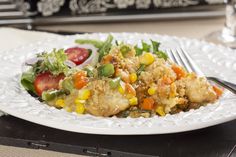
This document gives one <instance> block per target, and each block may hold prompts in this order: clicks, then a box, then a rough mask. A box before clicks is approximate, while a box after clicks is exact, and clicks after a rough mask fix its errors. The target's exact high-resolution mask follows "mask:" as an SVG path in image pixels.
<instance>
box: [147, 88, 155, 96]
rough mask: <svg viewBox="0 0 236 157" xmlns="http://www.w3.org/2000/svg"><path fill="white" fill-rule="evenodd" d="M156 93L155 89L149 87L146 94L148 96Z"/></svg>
mask: <svg viewBox="0 0 236 157" xmlns="http://www.w3.org/2000/svg"><path fill="white" fill-rule="evenodd" d="M155 93H156V88H155V87H150V88H149V89H148V94H149V95H154V94H155Z"/></svg>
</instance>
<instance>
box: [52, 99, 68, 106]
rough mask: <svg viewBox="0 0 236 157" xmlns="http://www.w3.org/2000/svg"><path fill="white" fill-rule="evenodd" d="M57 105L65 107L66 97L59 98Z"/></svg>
mask: <svg viewBox="0 0 236 157" xmlns="http://www.w3.org/2000/svg"><path fill="white" fill-rule="evenodd" d="M55 105H56V107H62V108H63V107H65V105H66V104H65V100H64V99H57V100H56V103H55Z"/></svg>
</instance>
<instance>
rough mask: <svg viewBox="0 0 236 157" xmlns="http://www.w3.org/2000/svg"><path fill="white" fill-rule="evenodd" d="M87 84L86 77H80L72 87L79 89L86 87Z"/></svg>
mask: <svg viewBox="0 0 236 157" xmlns="http://www.w3.org/2000/svg"><path fill="white" fill-rule="evenodd" d="M88 82H89V79H88V78H87V77H81V78H80V79H77V80H75V81H74V86H75V88H76V89H81V88H83V87H84V86H86V85H87V84H88Z"/></svg>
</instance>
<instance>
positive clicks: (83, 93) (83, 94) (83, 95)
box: [78, 89, 91, 100]
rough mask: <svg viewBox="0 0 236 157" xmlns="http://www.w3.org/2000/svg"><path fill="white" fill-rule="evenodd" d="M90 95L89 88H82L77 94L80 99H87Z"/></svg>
mask: <svg viewBox="0 0 236 157" xmlns="http://www.w3.org/2000/svg"><path fill="white" fill-rule="evenodd" d="M90 95H91V92H90V90H88V89H82V90H80V91H79V95H78V98H79V99H80V100H87V99H88V98H89V97H90Z"/></svg>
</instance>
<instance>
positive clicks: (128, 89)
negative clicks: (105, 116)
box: [125, 83, 136, 97]
mask: <svg viewBox="0 0 236 157" xmlns="http://www.w3.org/2000/svg"><path fill="white" fill-rule="evenodd" d="M125 90H126V92H127V95H128V96H129V95H130V96H132V97H133V96H136V91H135V89H134V87H133V86H132V85H131V84H129V83H126V84H125Z"/></svg>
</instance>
